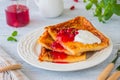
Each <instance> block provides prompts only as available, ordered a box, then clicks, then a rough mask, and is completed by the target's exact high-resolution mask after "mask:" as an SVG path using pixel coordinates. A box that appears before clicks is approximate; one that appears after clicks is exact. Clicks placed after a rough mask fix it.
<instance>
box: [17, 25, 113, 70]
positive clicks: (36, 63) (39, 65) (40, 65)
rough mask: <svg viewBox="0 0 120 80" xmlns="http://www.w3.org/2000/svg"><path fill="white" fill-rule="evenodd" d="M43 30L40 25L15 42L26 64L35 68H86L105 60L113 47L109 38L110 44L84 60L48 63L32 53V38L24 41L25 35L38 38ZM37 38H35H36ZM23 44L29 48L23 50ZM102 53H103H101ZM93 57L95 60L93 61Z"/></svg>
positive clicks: (33, 45) (34, 42)
mask: <svg viewBox="0 0 120 80" xmlns="http://www.w3.org/2000/svg"><path fill="white" fill-rule="evenodd" d="M43 31H44V27H40V28H38V29H35V30H34V31H32V32H30V33H28V34H26V35H24V36H23V37H22V38H21V39H20V40H19V43H18V44H17V52H18V55H19V56H20V57H21V58H22V59H23V60H24V61H25V62H27V63H28V64H30V65H32V66H34V67H37V68H42V69H46V70H52V71H76V70H82V69H87V68H90V67H93V66H96V65H98V64H100V63H102V62H103V61H104V60H106V59H107V58H108V57H109V56H110V54H111V52H112V49H113V44H112V41H111V40H110V45H109V46H108V47H107V48H105V49H103V50H102V51H99V52H97V53H96V54H94V55H93V56H92V57H91V58H89V59H88V60H86V61H81V62H76V63H70V64H57V63H50V62H40V61H38V60H37V57H36V56H35V55H34V51H32V50H33V49H32V48H33V47H35V44H36V41H34V40H33V44H30V45H26V44H27V42H29V41H27V42H26V38H27V37H29V38H31V35H33V38H34V37H37V38H38V37H39V36H40V34H42V33H43ZM39 33H40V34H39ZM107 37H108V36H107ZM29 38H27V39H29ZM37 38H36V40H37ZM109 39H110V38H109ZM31 41H32V40H31ZM25 42H26V43H25ZM23 46H26V47H28V48H30V50H29V49H26V50H24V48H26V47H23ZM21 50H23V51H21ZM29 52H30V53H31V55H32V56H33V58H30V59H31V60H33V61H30V60H29V58H28V57H29V56H31V55H29ZM26 53H27V55H26ZM98 53H99V55H98ZM103 53H104V54H105V55H103ZM96 56H97V57H96ZM98 56H99V57H98ZM35 58H36V59H35ZM94 59H95V60H96V61H94ZM88 65H89V66H88Z"/></svg>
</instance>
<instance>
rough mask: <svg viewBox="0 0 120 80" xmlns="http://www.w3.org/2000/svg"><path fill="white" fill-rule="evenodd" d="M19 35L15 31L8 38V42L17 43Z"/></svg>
mask: <svg viewBox="0 0 120 80" xmlns="http://www.w3.org/2000/svg"><path fill="white" fill-rule="evenodd" d="M17 35H18V32H17V31H13V32H12V34H11V35H10V36H9V37H8V38H7V40H8V41H15V42H17V39H16V38H15V37H16V36H17Z"/></svg>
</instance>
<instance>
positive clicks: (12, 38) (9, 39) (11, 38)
mask: <svg viewBox="0 0 120 80" xmlns="http://www.w3.org/2000/svg"><path fill="white" fill-rule="evenodd" d="M7 40H8V41H15V42H17V39H15V38H14V37H12V36H10V37H8V38H7Z"/></svg>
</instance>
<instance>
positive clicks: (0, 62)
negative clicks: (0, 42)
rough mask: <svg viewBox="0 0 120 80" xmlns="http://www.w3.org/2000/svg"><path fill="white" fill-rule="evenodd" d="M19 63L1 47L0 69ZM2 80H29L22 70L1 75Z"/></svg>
mask: <svg viewBox="0 0 120 80" xmlns="http://www.w3.org/2000/svg"><path fill="white" fill-rule="evenodd" d="M16 63H17V62H16V61H15V60H14V59H12V58H11V57H10V56H9V55H8V54H7V53H6V52H5V51H4V50H3V49H2V48H1V47H0V67H4V66H7V65H10V64H16ZM0 80H29V79H28V78H27V77H26V76H25V75H24V74H23V73H22V72H21V71H20V70H11V71H5V72H1V73H0Z"/></svg>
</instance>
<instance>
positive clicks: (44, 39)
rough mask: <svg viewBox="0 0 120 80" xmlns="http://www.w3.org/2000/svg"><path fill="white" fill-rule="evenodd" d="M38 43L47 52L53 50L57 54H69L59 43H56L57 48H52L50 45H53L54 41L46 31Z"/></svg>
mask: <svg viewBox="0 0 120 80" xmlns="http://www.w3.org/2000/svg"><path fill="white" fill-rule="evenodd" d="M38 43H39V44H41V45H42V46H43V47H45V48H47V49H49V50H54V51H57V52H64V53H66V54H69V52H68V51H67V50H66V49H64V48H63V47H62V46H61V45H60V44H59V43H57V46H58V44H59V47H56V48H53V47H52V44H53V43H55V41H54V39H52V37H51V36H50V34H49V33H48V30H47V29H45V31H44V33H43V34H42V35H41V36H40V37H39V39H38Z"/></svg>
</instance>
